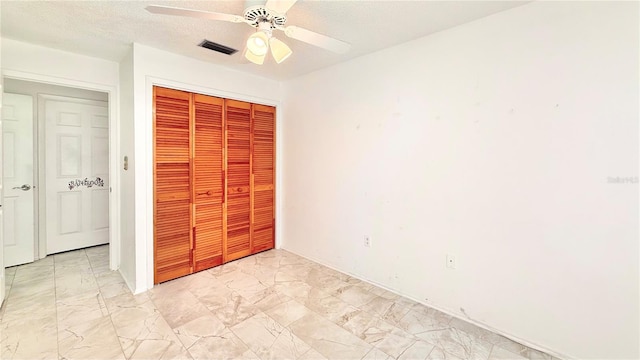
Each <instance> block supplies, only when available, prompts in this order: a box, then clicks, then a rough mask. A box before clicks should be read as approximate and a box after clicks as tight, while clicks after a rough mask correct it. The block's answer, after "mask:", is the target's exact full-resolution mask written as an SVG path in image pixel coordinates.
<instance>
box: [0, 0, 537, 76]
mask: <svg viewBox="0 0 640 360" xmlns="http://www.w3.org/2000/svg"><path fill="white" fill-rule="evenodd" d="M526 2H527V1H308V0H307V1H305V0H299V1H298V2H297V3H296V4H295V5H294V6H293V7H292V8H291V10H289V12H288V13H287V18H288V20H287V25H296V26H299V27H304V28H307V29H309V30H312V31H315V32H319V33H321V34H325V35H328V36H331V37H335V38H337V39H340V40H343V41H346V42H348V43H350V44H352V48H351V50H350V51H349V52H348V53H346V54H342V55H339V54H334V53H332V52H329V51H327V50H323V49H320V48H316V47H314V46H311V45H308V44H305V43H302V42H300V41H297V40H294V39H290V38H287V37H286V36H284V34H283V33H280V34H279V38H280V39H281V40H283V41H284V42H286V43H287V44H288V45H289V46H290V47H291V49H292V50H293V55H292V56H291V57H290V58H289V59H287V60H286V61H285V62H283V63H282V64H279V65H278V64H276V63H275V62H274V61H273V59H271V58H270V57H267V60H266V61H265V64H264V65H262V66H260V65H254V64H252V63H248V62H247V61H246V60H244V58H243V57H242V49H243V48H244V43H245V41H246V38H247V37H248V36H249V35H250V34H251V33H252V32H253V29H252V28H251V27H250V26H248V25H246V24H243V23H237V24H236V23H227V22H220V21H213V20H204V19H191V18H184V17H177V16H168V15H158V14H151V13H149V12H147V11H146V10H145V6H147V5H151V4H155V5H168V6H177V7H184V8H193V9H201V10H208V11H215V12H223V13H231V14H238V15H241V14H242V12H243V10H244V8H245V3H244V2H243V1H7V0H2V2H1V3H0V6H1V7H2V36H3V37H6V38H11V39H16V40H20V41H25V42H29V43H33V44H38V45H43V46H47V47H53V48H58V49H61V50H66V51H70V52H75V53H80V54H85V55H89V56H94V57H99V58H104V59H108V60H114V61H120V59H122V57H123V56H124V55H125V54H126V53H127V51H128V50H129V49H130V46H131V44H132V43H133V42H137V43H140V44H144V45H148V46H151V47H155V48H158V49H163V50H166V51H170V52H173V53H178V54H182V55H185V56H189V57H193V58H196V59H200V60H203V61H207V62H211V63H214V64H218V65H222V66H227V67H230V68H234V69H236V70H239V71H244V72H248V73H253V74H257V75H260V76H263V77H267V78H272V79H277V80H284V79H290V78H293V77H296V76H299V75H302V74H306V73H309V72H312V71H314V70H318V69H321V68H324V67H327V66H330V65H333V64H336V63H339V62H342V61H346V60H349V59H352V58H354V57H357V56H361V55H364V54H368V53H371V52H374V51H377V50H381V49H384V48H387V47H389V46H393V45H397V44H400V43H403V42H407V41H410V40H413V39H416V38H419V37H421V36H425V35H428V34H432V33H434V32H437V31H441V30H444V29H447V28H451V27H453V26H456V25H459V24H463V23H465V22H469V21H472V20H475V19H479V18H482V17H485V16H487V15H491V14H494V13H497V12H500V11H503V10H506V9H510V8H513V7H516V6H519V5H523V4H525V3H526ZM254 3H255V1H254ZM204 38H206V39H209V40H211V41H214V42H218V43H221V44H223V45H226V46H230V47H233V48H236V49H238V50H240V51H239V52H238V53H236V54H234V55H232V56H227V55H223V54H219V53H215V52H212V51H210V50H206V49H203V48H200V47H197V46H196V45H197V44H198V43H200V42H201V41H202V40H203V39H204Z"/></svg>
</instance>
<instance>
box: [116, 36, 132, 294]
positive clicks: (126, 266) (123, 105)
mask: <svg viewBox="0 0 640 360" xmlns="http://www.w3.org/2000/svg"><path fill="white" fill-rule="evenodd" d="M133 119H134V101H133V47H132V48H131V50H130V51H129V53H128V54H127V55H126V56H125V57H124V58H123V59H122V60H121V61H120V120H121V121H120V127H121V131H120V158H119V159H118V165H119V171H120V184H121V190H122V191H121V192H120V204H121V211H122V221H121V224H120V237H121V244H122V261H121V264H120V273H121V274H122V277H123V278H124V279H125V281H126V282H127V285H128V286H129V288H131V289H132V290H134V289H135V279H136V258H135V256H134V254H135V249H136V242H135V201H134V198H135V192H134V190H135V176H134V170H133V169H135V162H134V156H133V154H134V144H135V142H134V137H133V135H134V134H133V131H134V126H133V123H134V121H133ZM125 156H126V157H127V159H128V161H129V164H128V165H129V166H128V170H124V157H125Z"/></svg>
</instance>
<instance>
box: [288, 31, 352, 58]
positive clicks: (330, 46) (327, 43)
mask: <svg viewBox="0 0 640 360" xmlns="http://www.w3.org/2000/svg"><path fill="white" fill-rule="evenodd" d="M284 33H285V35H287V36H288V37H290V38H292V39H296V40H300V41H304V42H306V43H309V44H311V45H315V46H317V47H321V48H323V49H327V50H330V51H333V52H335V53H338V54H344V53H346V52H347V51H349V49H350V48H351V45H350V44H347V43H346V42H344V41H340V40H338V39H334V38H332V37H328V36H326V35H322V34H318V33H317V32H313V31H311V30H307V29H303V28H300V27H297V26H287V27H286V28H284Z"/></svg>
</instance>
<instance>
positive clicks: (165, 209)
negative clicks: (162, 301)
mask: <svg viewBox="0 0 640 360" xmlns="http://www.w3.org/2000/svg"><path fill="white" fill-rule="evenodd" d="M153 91H154V125H155V126H154V143H155V149H154V150H155V151H154V157H155V159H154V194H155V196H154V201H155V206H154V227H155V231H154V237H155V239H154V259H155V282H156V283H159V282H162V281H166V280H170V279H174V278H176V277H179V276H182V275H186V274H189V273H191V271H192V270H191V188H190V182H191V180H190V179H191V167H190V152H191V136H190V133H191V132H190V113H191V94H189V93H186V92H182V91H177V90H170V89H164V88H158V87H154V89H153Z"/></svg>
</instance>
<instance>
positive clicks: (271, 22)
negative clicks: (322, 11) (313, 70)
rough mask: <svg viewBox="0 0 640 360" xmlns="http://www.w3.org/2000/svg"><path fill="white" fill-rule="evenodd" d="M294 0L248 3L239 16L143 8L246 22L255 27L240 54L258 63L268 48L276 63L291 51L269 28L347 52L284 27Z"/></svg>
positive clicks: (335, 41) (310, 34) (312, 34)
mask: <svg viewBox="0 0 640 360" xmlns="http://www.w3.org/2000/svg"><path fill="white" fill-rule="evenodd" d="M296 1H297V0H267V2H266V4H264V5H254V6H248V7H247V8H246V9H245V10H244V14H243V15H242V16H240V15H232V14H224V13H217V12H212V11H203V10H193V9H183V8H177V7H172V6H162V5H150V6H147V8H146V9H147V11H149V12H151V13H154V14H165V15H177V16H187V17H193V18H200V19H211V20H220V21H228V22H233V23H246V24H249V25H250V26H252V27H254V28H255V29H256V32H255V33H254V34H252V35H251V36H249V38H248V39H247V47H246V49H245V52H244V56H245V57H246V58H247V60H249V61H251V62H253V63H255V64H258V65H262V64H263V63H264V59H265V57H266V55H267V52H268V50H269V48H271V55H272V56H273V58H274V59H275V61H276V62H277V63H278V64H279V63H281V62H283V61H284V60H286V59H287V58H288V57H289V56H291V54H292V51H291V49H290V48H289V47H288V46H287V45H286V44H285V43H284V42H282V41H280V40H278V39H277V38H276V37H275V36H273V30H280V31H283V32H284V34H285V35H287V36H288V37H290V38H292V39H296V40H300V41H304V42H306V43H308V44H311V45H315V46H317V47H321V48H323V49H327V50H330V51H333V52H335V53H339V54H343V53H345V52H347V51H349V48H350V47H351V45H349V44H347V43H346V42H344V41H340V40H338V39H334V38H331V37H328V36H326V35H322V34H318V33H316V32H313V31H311V30H307V29H303V28H301V27H297V26H285V23H286V22H287V15H286V13H287V11H288V10H289V9H290V8H291V7H292V6H293V5H294V4H295V3H296Z"/></svg>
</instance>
